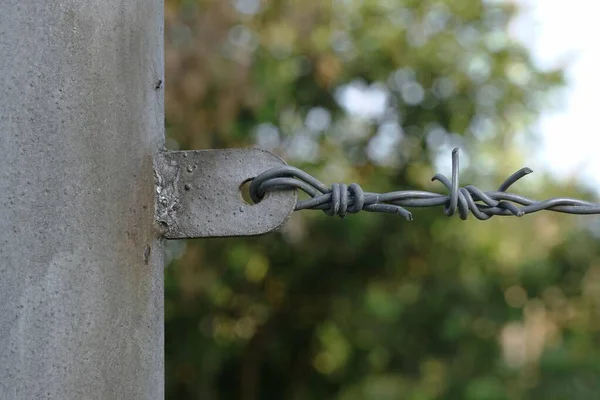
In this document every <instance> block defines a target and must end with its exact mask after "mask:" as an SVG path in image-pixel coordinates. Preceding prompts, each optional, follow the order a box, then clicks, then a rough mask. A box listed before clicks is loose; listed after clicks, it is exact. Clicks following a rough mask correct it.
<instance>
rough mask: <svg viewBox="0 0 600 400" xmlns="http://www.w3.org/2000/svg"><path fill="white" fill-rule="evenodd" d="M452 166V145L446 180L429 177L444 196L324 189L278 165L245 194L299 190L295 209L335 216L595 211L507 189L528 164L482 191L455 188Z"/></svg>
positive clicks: (256, 196)
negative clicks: (302, 196) (424, 210)
mask: <svg viewBox="0 0 600 400" xmlns="http://www.w3.org/2000/svg"><path fill="white" fill-rule="evenodd" d="M458 167H459V157H458V148H455V149H454V150H453V151H452V179H448V178H447V177H445V176H444V175H442V174H436V175H435V176H434V177H433V178H432V181H439V182H441V183H442V184H443V185H444V186H445V187H446V188H447V189H448V191H449V193H448V194H447V195H444V194H439V193H432V192H426V191H419V190H403V191H397V192H389V193H370V192H365V191H363V189H362V188H361V187H360V185H358V184H356V183H352V184H351V185H344V184H340V183H334V184H333V185H331V188H329V187H327V186H326V185H325V184H323V183H322V182H320V181H319V180H318V179H316V178H315V177H313V176H312V175H310V174H308V173H306V172H304V171H302V170H300V169H298V168H294V167H290V166H283V167H276V168H273V169H270V170H268V171H266V172H263V173H262V174H260V175H259V176H257V177H256V178H254V179H253V180H252V183H251V184H250V197H251V198H252V200H253V201H254V202H255V203H258V202H260V201H261V200H262V198H263V197H264V196H265V194H266V193H267V192H268V191H270V190H296V189H300V190H302V191H304V192H305V193H306V194H308V195H309V196H310V197H311V198H310V199H307V200H301V201H298V203H297V204H296V208H295V210H306V209H313V210H322V211H324V212H325V214H327V215H331V216H334V215H338V216H341V217H342V218H343V217H345V216H346V215H347V214H354V213H357V212H359V211H361V210H364V211H371V212H383V213H391V214H400V215H402V216H403V217H404V218H406V219H407V220H409V221H412V219H413V218H412V214H411V213H410V211H408V210H407V209H406V208H404V207H436V206H443V209H444V213H445V214H446V215H447V216H452V215H454V214H456V213H458V215H459V217H460V218H461V219H463V220H465V219H467V217H468V215H469V213H472V214H473V215H474V216H475V218H477V219H480V220H486V219H489V218H491V217H492V216H494V215H514V216H517V217H521V216H523V215H525V214H531V213H533V212H536V211H541V210H548V211H555V212H560V213H567V214H600V204H596V203H591V202H587V201H583V200H577V199H572V198H566V197H564V198H553V199H548V200H543V201H537V200H532V199H529V198H527V197H523V196H520V195H517V194H512V193H508V192H507V190H508V188H509V187H510V186H512V185H513V184H514V183H515V182H517V181H518V180H519V179H521V178H523V177H524V176H525V175H528V174H530V173H532V172H533V171H532V170H531V169H529V168H522V169H520V170H519V171H517V172H515V173H514V174H512V175H511V176H509V177H508V178H507V179H506V180H505V181H504V182H503V183H502V185H500V187H499V188H498V190H496V191H489V192H483V191H481V190H480V189H478V188H476V187H475V186H471V185H469V186H465V187H460V186H459V183H458V169H459V168H458Z"/></svg>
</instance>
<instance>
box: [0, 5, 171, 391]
mask: <svg viewBox="0 0 600 400" xmlns="http://www.w3.org/2000/svg"><path fill="white" fill-rule="evenodd" d="M161 79H163V3H162V0H61V1H48V0H26V1H24V0H0V399H3V400H11V399H19V400H24V399H26V400H29V399H57V400H64V399H77V400H82V399H127V400H131V399H163V398H164V378H163V376H164V371H163V369H164V360H163V354H164V351H163V341H164V340H163V338H164V334H163V325H164V324H163V249H162V240H161V239H160V238H159V235H158V233H157V230H156V229H155V226H154V192H153V191H154V174H153V157H154V154H155V153H156V152H157V151H158V149H159V147H160V146H162V145H163V141H164V134H163V93H162V89H161V88H158V89H157V88H156V85H157V82H158V81H159V80H161Z"/></svg>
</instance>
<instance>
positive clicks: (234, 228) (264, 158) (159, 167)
mask: <svg viewBox="0 0 600 400" xmlns="http://www.w3.org/2000/svg"><path fill="white" fill-rule="evenodd" d="M284 165H287V164H286V163H285V162H284V161H283V160H282V159H281V158H279V157H278V156H276V155H275V154H273V153H270V152H268V151H265V150H261V149H256V148H248V149H228V150H194V151H163V152H161V153H159V154H158V155H157V157H156V160H155V166H154V169H155V174H156V220H157V222H158V223H159V224H161V225H162V226H163V228H164V230H165V231H164V236H165V237H166V238H167V239H184V238H206V237H225V236H251V235H260V234H264V233H268V232H271V231H273V230H276V229H278V228H279V227H281V226H282V225H283V224H284V223H285V222H286V221H287V219H288V218H289V216H290V214H291V213H292V211H293V210H294V208H295V206H296V200H297V193H296V191H295V190H288V191H272V192H269V193H267V195H266V196H265V198H264V199H263V200H261V201H260V203H258V204H248V203H247V202H246V201H245V200H244V199H243V198H242V194H241V186H242V185H243V184H244V183H245V182H247V181H249V180H251V179H253V178H255V177H256V176H258V175H259V174H260V173H262V172H265V171H266V170H268V169H271V168H273V167H280V166H284Z"/></svg>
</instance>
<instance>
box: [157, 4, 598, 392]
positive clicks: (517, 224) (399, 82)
mask: <svg viewBox="0 0 600 400" xmlns="http://www.w3.org/2000/svg"><path fill="white" fill-rule="evenodd" d="M166 3H167V4H166V23H167V25H166V38H167V45H166V71H167V73H166V86H165V88H166V109H167V110H166V111H167V121H166V123H167V128H168V134H169V142H168V144H169V146H170V147H172V148H173V147H175V148H183V149H189V148H194V149H200V148H224V147H240V146H251V145H258V146H260V147H263V148H266V149H269V150H272V151H274V152H276V153H278V154H280V155H281V156H282V157H284V158H285V159H286V160H287V161H288V162H290V163H291V164H294V165H296V166H299V167H302V168H304V169H306V170H308V171H309V172H312V173H314V174H315V175H316V176H321V177H324V180H325V181H326V182H333V181H343V182H352V181H356V182H359V183H361V184H363V185H364V187H365V188H368V189H369V190H373V191H389V190H402V189H406V188H422V189H424V190H436V189H434V188H438V189H441V188H439V184H438V186H435V185H434V184H432V183H427V182H428V181H429V178H430V177H431V176H433V173H434V168H442V169H444V168H445V170H444V171H442V172H447V171H448V170H449V162H450V151H449V149H450V148H451V147H453V146H459V147H461V149H462V154H463V155H464V157H463V169H462V172H461V174H462V178H461V179H462V180H463V181H465V182H466V181H468V182H469V183H474V184H477V185H480V186H481V187H482V188H490V185H491V186H492V187H493V186H496V185H497V184H499V183H500V182H501V181H502V180H503V179H504V178H505V177H506V176H507V174H508V173H510V172H513V171H511V169H514V168H515V167H520V166H521V165H519V164H520V163H521V162H522V159H521V156H522V154H524V153H525V152H526V151H525V150H520V151H519V150H518V149H517V144H518V143H521V142H522V141H521V142H519V141H517V139H520V138H522V137H523V135H525V134H526V132H528V131H529V127H530V126H531V124H532V122H533V121H535V118H536V116H537V115H538V113H539V111H540V110H541V109H543V108H544V107H547V106H548V104H549V101H548V94H549V93H550V92H552V91H553V90H555V89H556V88H558V87H560V85H561V84H562V74H561V72H560V71H540V70H538V69H537V68H536V67H535V65H534V64H533V63H532V61H531V59H530V56H529V54H528V53H527V51H526V50H525V49H524V48H523V47H522V46H521V45H520V44H518V43H515V42H514V41H513V40H512V39H511V37H510V36H509V35H508V34H507V29H508V25H509V23H510V21H511V18H512V17H513V16H514V15H515V12H516V10H515V7H514V5H513V4H511V3H508V2H494V1H481V0H452V1H450V0H446V1H421V0H396V1H391V0H355V1H352V0H332V1H318V0H287V1H260V0H233V1H222V0H167V2H166ZM519 135H520V136H519ZM440 156H441V157H442V158H440ZM465 161H466V162H465ZM475 165H476V166H477V167H476V168H474V166H475ZM534 181H537V182H539V183H540V184H539V185H537V186H536V185H530V186H529V187H523V185H520V186H519V190H521V191H522V193H523V194H529V195H531V196H533V197H546V196H548V195H559V194H561V195H562V194H565V192H569V193H572V194H574V195H575V194H576V193H579V194H582V193H581V189H578V188H577V187H574V186H569V187H565V185H557V184H553V183H552V181H551V180H548V179H544V177H543V175H542V176H537V180H536V178H530V182H534ZM582 221H584V220H583V219H582V217H573V216H569V217H566V218H565V217H564V216H560V215H555V214H551V213H546V214H536V215H530V216H526V217H525V218H523V219H517V218H500V217H496V218H494V219H492V220H490V221H487V222H485V223H479V222H477V221H474V220H473V219H472V220H470V221H467V222H464V221H456V220H455V219H454V220H453V219H448V218H446V217H445V216H444V215H443V214H442V212H441V210H423V211H416V212H415V221H414V222H412V223H407V222H406V221H404V220H403V219H401V218H399V217H398V218H394V217H390V216H383V215H375V214H368V215H353V216H350V217H349V218H347V219H345V220H343V221H342V220H340V219H331V218H328V217H326V216H324V215H323V214H322V213H316V212H312V213H311V212H305V213H301V214H300V213H299V214H295V215H294V216H293V217H292V219H291V220H290V221H289V222H288V223H287V225H286V226H285V227H284V229H282V231H281V232H278V233H275V234H271V235H269V236H266V237H260V238H244V239H215V240H198V241H189V242H187V243H184V244H183V245H182V243H181V242H169V243H168V248H167V258H168V259H170V260H172V261H171V263H170V266H169V267H168V269H167V270H166V303H165V307H166V363H167V365H166V373H167V391H168V398H170V399H242V400H255V399H340V400H354V399H374V400H386V399H415V400H425V399H467V400H479V399H480V400H484V399H489V400H496V399H498V400H500V399H524V398H531V399H539V398H544V399H566V398H578V399H588V398H589V399H592V398H594V399H595V398H600V385H599V384H598V382H600V380H599V379H598V378H599V377H600V376H599V375H598V368H599V367H600V361H597V360H600V357H598V353H597V350H596V349H595V347H597V346H596V344H597V342H598V339H599V337H598V335H597V331H598V329H599V328H600V323H598V322H597V321H599V320H600V319H598V317H597V315H598V314H595V306H596V304H597V303H598V302H599V301H600V296H599V295H598V293H600V291H599V290H598V288H600V286H598V285H600V272H599V271H600V267H598V266H594V267H592V268H591V269H590V268H589V266H590V264H593V265H600V263H598V260H600V257H599V254H598V253H599V252H598V251H596V250H595V249H594V246H593V241H592V240H591V239H590V237H591V236H590V232H592V233H593V232H597V231H598V229H597V228H594V227H593V226H591V227H586V228H585V229H587V230H582V228H581V224H580V223H581V222H582ZM594 229H595V230H594ZM588 269H589V270H588ZM594 356H595V357H594ZM586 396H587V397H586Z"/></svg>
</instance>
